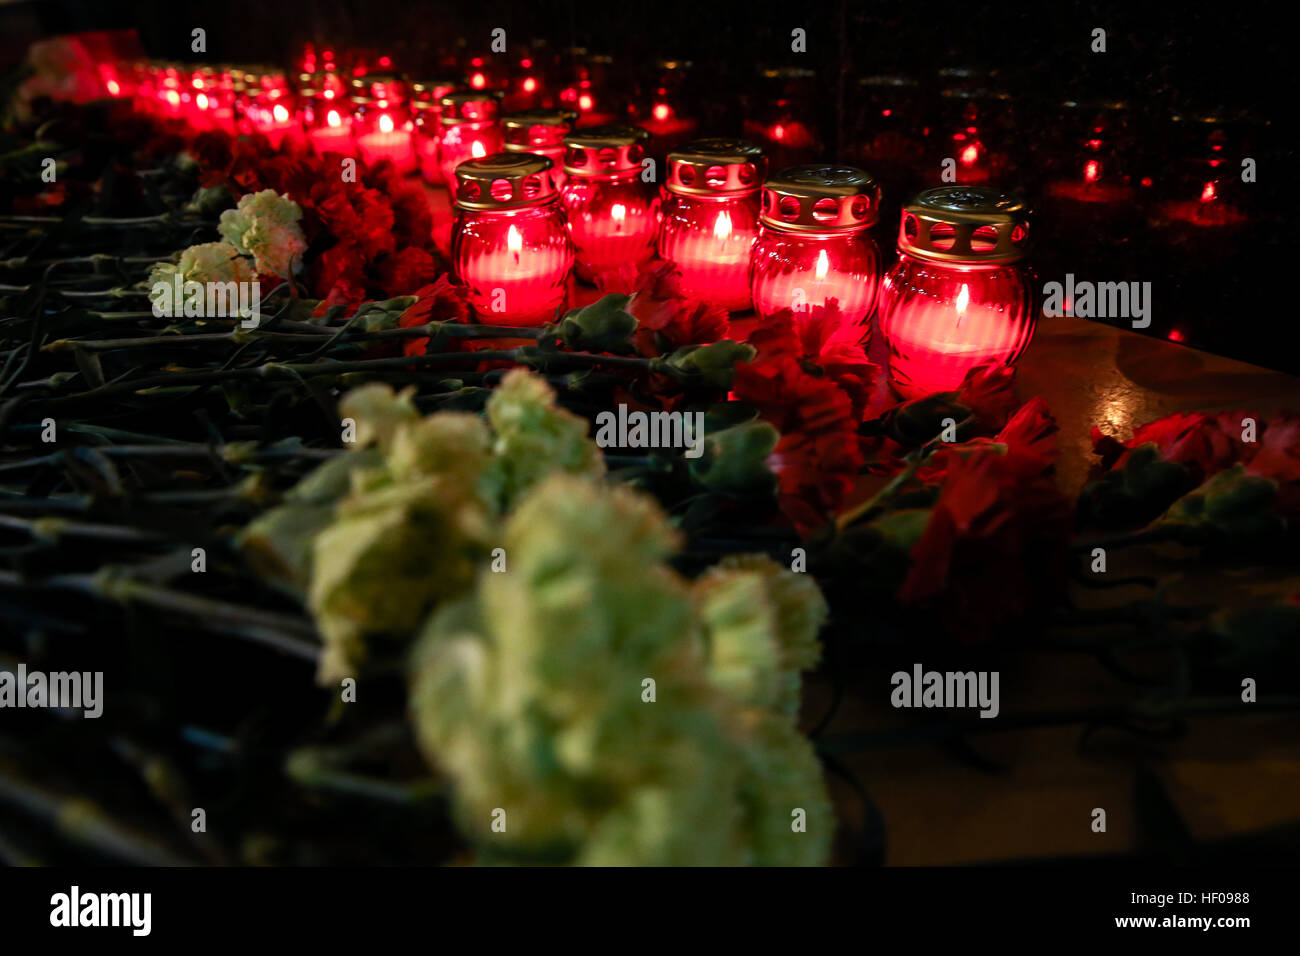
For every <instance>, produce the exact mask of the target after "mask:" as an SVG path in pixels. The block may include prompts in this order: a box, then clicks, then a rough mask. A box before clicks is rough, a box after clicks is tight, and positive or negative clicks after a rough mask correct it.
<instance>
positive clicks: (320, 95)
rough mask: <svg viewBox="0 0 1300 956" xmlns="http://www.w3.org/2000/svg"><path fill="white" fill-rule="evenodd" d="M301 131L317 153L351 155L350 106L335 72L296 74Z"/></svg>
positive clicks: (352, 147) (353, 150) (353, 147)
mask: <svg viewBox="0 0 1300 956" xmlns="http://www.w3.org/2000/svg"><path fill="white" fill-rule="evenodd" d="M299 85H300V94H299V95H300V96H301V97H302V107H301V109H300V114H301V118H302V128H303V132H304V133H305V134H306V136H307V139H308V141H309V142H310V143H311V148H312V150H313V151H314V152H315V153H316V155H318V156H324V155H325V154H326V153H339V154H341V155H343V156H352V155H355V153H356V148H355V146H354V145H353V142H352V106H351V105H350V104H349V103H348V102H347V100H346V99H345V97H344V89H345V88H344V86H343V81H342V79H341V78H340V77H339V75H338V74H337V73H329V72H320V73H309V74H304V75H303V76H301V77H299Z"/></svg>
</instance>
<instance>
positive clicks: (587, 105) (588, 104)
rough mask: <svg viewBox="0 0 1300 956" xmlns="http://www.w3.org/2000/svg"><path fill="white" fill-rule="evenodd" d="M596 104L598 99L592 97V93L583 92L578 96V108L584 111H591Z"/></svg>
mask: <svg viewBox="0 0 1300 956" xmlns="http://www.w3.org/2000/svg"><path fill="white" fill-rule="evenodd" d="M595 105H596V101H595V100H593V99H592V98H591V94H589V93H583V94H582V95H581V96H579V97H578V109H580V110H582V111H583V112H584V113H587V112H590V111H591V108H592V107H593V106H595Z"/></svg>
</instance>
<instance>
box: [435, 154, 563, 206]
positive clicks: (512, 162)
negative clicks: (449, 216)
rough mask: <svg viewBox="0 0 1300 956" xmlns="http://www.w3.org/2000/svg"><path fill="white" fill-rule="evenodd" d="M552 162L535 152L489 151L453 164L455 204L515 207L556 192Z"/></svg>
mask: <svg viewBox="0 0 1300 956" xmlns="http://www.w3.org/2000/svg"><path fill="white" fill-rule="evenodd" d="M554 166H555V164H554V163H552V162H551V161H550V159H548V158H547V157H545V156H538V155H537V154H536V153H493V154H492V155H491V156H484V157H483V158H482V159H467V160H465V162H463V163H461V164H460V165H459V166H457V167H456V205H457V206H458V207H460V208H461V209H519V208H522V207H524V206H537V205H540V204H542V203H544V202H546V201H548V200H550V199H554V198H555V197H556V196H557V195H558V194H557V193H556V191H555V180H554V179H553V178H552V176H551V170H552V169H553V168H554Z"/></svg>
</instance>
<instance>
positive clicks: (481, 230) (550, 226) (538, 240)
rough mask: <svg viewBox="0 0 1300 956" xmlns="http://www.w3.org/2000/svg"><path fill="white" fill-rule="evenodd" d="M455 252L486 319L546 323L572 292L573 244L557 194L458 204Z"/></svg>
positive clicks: (476, 305)
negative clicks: (515, 204)
mask: <svg viewBox="0 0 1300 956" xmlns="http://www.w3.org/2000/svg"><path fill="white" fill-rule="evenodd" d="M451 255H452V261H453V263H454V264H455V267H456V274H457V275H458V276H459V277H460V279H461V281H462V282H464V283H465V285H466V286H467V287H468V291H469V301H470V305H471V306H472V307H473V309H474V311H475V312H476V313H477V314H478V316H479V317H480V318H481V319H483V320H484V321H485V322H491V323H493V324H498V325H518V326H533V325H541V324H542V323H544V322H547V321H550V320H551V319H553V318H554V317H555V312H556V309H558V308H560V307H561V306H562V305H563V304H564V302H565V299H566V297H567V291H568V290H567V286H568V278H569V271H570V269H571V268H572V267H573V244H572V243H571V242H570V241H569V234H568V232H567V231H566V230H565V228H564V214H563V213H562V212H561V211H560V207H559V204H558V203H557V202H555V201H554V200H552V201H549V202H545V203H543V204H542V205H540V206H528V207H525V208H523V209H512V210H469V209H460V210H458V212H457V219H456V224H455V226H454V228H453V231H452V245H451Z"/></svg>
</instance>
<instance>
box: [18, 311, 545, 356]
mask: <svg viewBox="0 0 1300 956" xmlns="http://www.w3.org/2000/svg"><path fill="white" fill-rule="evenodd" d="M126 314H129V315H138V316H142V317H143V316H150V317H152V316H153V313H152V312H134V313H126ZM284 324H285V325H288V323H284ZM294 325H295V327H296V328H301V327H302V323H294ZM521 333H522V334H521ZM440 334H445V335H447V336H448V337H450V338H457V339H494V338H505V337H511V338H526V339H534V340H536V339H538V338H540V337H541V330H540V329H512V328H510V327H509V326H499V325H459V324H453V323H442V322H433V323H430V324H428V325H415V326H410V327H408V328H400V329H376V330H374V331H366V330H365V329H348V330H346V331H343V332H341V333H339V332H338V331H337V330H336V329H335V328H334V327H331V326H311V325H308V326H306V329H304V330H303V331H288V332H281V331H275V330H263V329H232V330H231V331H229V332H194V333H172V334H169V335H148V336H139V337H136V338H125V339H87V338H71V339H57V340H55V341H53V342H50V343H48V344H47V345H44V346H42V347H41V351H43V352H67V351H72V350H74V349H82V350H84V351H87V352H107V351H110V350H112V349H126V348H142V347H145V346H152V345H178V346H188V345H210V344H227V345H243V344H244V343H245V342H249V341H259V342H260V341H271V342H288V343H299V344H302V345H316V344H319V341H320V340H321V339H329V338H336V339H337V340H338V341H340V342H348V341H352V340H355V339H364V340H381V341H382V340H386V339H418V338H428V337H431V336H435V335H440Z"/></svg>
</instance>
